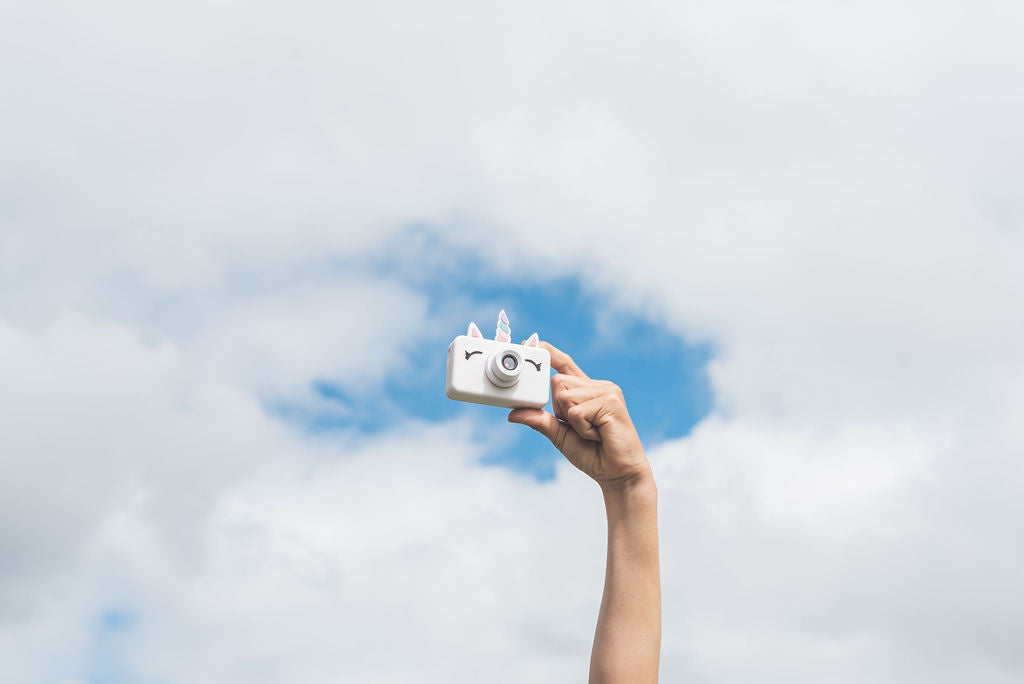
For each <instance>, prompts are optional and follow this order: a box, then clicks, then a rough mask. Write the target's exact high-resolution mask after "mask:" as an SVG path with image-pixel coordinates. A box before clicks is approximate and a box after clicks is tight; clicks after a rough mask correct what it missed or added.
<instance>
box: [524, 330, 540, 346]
mask: <svg viewBox="0 0 1024 684" xmlns="http://www.w3.org/2000/svg"><path fill="white" fill-rule="evenodd" d="M538 340H539V338H538V337H537V333H533V334H532V335H530V336H529V337H527V338H526V341H525V342H523V345H524V346H527V347H536V346H539V345H538Z"/></svg>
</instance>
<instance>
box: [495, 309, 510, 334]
mask: <svg viewBox="0 0 1024 684" xmlns="http://www.w3.org/2000/svg"><path fill="white" fill-rule="evenodd" d="M494 339H495V340H496V341H498V342H511V341H512V329H511V328H510V327H508V316H506V315H505V310H504V309H502V310H501V311H500V312H499V313H498V328H497V330H495V331H494Z"/></svg>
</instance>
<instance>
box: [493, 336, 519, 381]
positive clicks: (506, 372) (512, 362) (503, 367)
mask: <svg viewBox="0 0 1024 684" xmlns="http://www.w3.org/2000/svg"><path fill="white" fill-rule="evenodd" d="M502 346H504V345H502ZM522 371H523V357H522V355H521V354H520V353H519V352H518V351H517V350H515V349H510V348H508V347H505V348H504V349H498V350H497V351H495V353H494V354H492V355H491V356H489V357H488V358H487V362H486V363H485V364H484V372H485V373H486V374H487V379H488V380H490V381H491V384H493V385H495V386H497V387H512V386H513V385H515V384H516V383H517V382H519V375H520V374H521V373H522Z"/></svg>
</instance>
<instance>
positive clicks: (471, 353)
mask: <svg viewBox="0 0 1024 684" xmlns="http://www.w3.org/2000/svg"><path fill="white" fill-rule="evenodd" d="M473 354H483V352H482V351H475V352H471V351H468V352H466V360H467V361H468V360H469V357H470V356H472V355H473ZM537 370H540V367H538V368H537Z"/></svg>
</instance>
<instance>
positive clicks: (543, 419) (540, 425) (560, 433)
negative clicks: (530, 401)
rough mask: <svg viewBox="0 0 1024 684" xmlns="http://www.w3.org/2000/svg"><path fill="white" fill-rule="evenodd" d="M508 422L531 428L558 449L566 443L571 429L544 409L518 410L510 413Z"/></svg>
mask: <svg viewBox="0 0 1024 684" xmlns="http://www.w3.org/2000/svg"><path fill="white" fill-rule="evenodd" d="M508 422H510V423H519V424H521V425H526V426H527V427H531V428H533V429H534V430H536V431H537V432H539V433H541V434H542V435H544V436H545V437H547V438H548V439H550V440H551V443H552V444H554V445H555V446H556V447H557V448H558V449H561V448H562V442H564V441H565V434H564V433H565V431H566V430H568V429H569V428H568V427H567V426H566V425H565V423H562V422H559V420H558V419H557V418H555V417H554V416H553V415H551V414H550V413H548V412H547V411H545V410H543V409H530V408H517V409H512V410H511V411H509V414H508Z"/></svg>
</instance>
